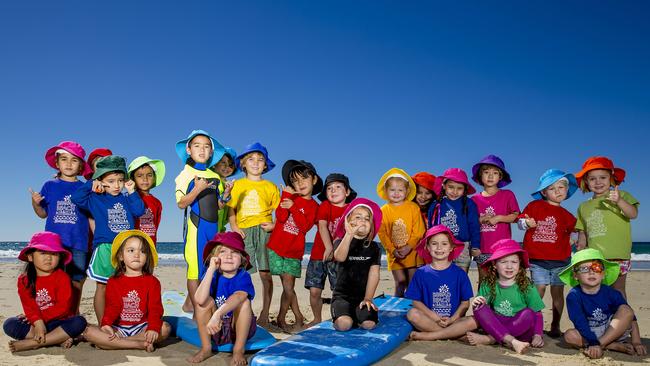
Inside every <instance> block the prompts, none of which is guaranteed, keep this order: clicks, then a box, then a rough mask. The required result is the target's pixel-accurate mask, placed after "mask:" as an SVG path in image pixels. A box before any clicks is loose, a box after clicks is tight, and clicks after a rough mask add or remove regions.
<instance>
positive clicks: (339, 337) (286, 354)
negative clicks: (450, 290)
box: [251, 295, 413, 366]
mask: <svg viewBox="0 0 650 366" xmlns="http://www.w3.org/2000/svg"><path fill="white" fill-rule="evenodd" d="M374 302H375V305H377V307H378V308H379V323H378V324H377V327H376V328H375V329H373V330H369V331H368V330H362V329H353V330H350V331H347V332H339V331H336V330H335V329H334V327H333V323H332V321H331V320H330V321H324V322H322V323H319V324H317V325H315V326H313V327H311V328H309V329H306V330H304V331H302V332H300V333H298V334H296V335H293V336H291V337H289V338H287V339H285V340H282V341H279V342H277V343H275V344H274V345H272V346H269V347H268V348H266V349H263V350H262V351H260V352H258V353H257V354H256V355H255V356H254V357H253V359H252V361H251V365H256V366H260V365H295V364H299V365H346V366H349V365H369V364H372V363H374V362H377V361H379V360H380V359H382V358H383V357H384V356H386V355H387V354H389V353H390V352H392V351H393V350H394V349H395V348H397V347H398V346H399V345H400V344H401V343H402V342H403V341H405V340H406V339H407V338H408V336H409V333H410V332H411V331H412V330H413V328H412V327H411V324H410V323H409V322H408V320H406V313H407V312H408V310H409V309H410V308H411V307H412V302H411V300H409V299H404V298H397V297H393V296H386V295H383V296H380V297H377V298H375V299H374Z"/></svg>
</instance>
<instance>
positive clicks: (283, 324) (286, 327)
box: [277, 320, 293, 334]
mask: <svg viewBox="0 0 650 366" xmlns="http://www.w3.org/2000/svg"><path fill="white" fill-rule="evenodd" d="M277 322H278V327H279V328H280V329H282V331H283V332H285V333H289V334H293V329H292V327H291V326H290V325H289V324H287V323H286V322H284V321H280V320H278V321H277Z"/></svg>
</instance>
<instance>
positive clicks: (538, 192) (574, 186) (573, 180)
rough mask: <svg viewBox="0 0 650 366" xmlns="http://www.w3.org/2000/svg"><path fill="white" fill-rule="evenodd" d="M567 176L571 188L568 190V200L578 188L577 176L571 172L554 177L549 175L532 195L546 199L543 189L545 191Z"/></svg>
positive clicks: (535, 197)
mask: <svg viewBox="0 0 650 366" xmlns="http://www.w3.org/2000/svg"><path fill="white" fill-rule="evenodd" d="M562 178H566V179H567V180H568V181H569V189H568V190H567V195H566V198H565V199H566V200H568V199H569V198H570V197H571V196H573V194H574V193H576V191H577V190H578V182H577V180H576V178H575V176H574V175H573V174H571V173H565V174H563V175H557V176H553V177H548V178H547V179H544V180H543V181H542V182H541V183H540V184H539V185H538V186H537V189H536V190H535V192H533V193H531V194H530V195H531V196H532V197H533V198H534V199H537V200H541V199H544V195H543V194H542V191H544V190H545V189H546V188H548V187H550V186H552V185H553V184H554V183H555V182H557V181H558V180H560V179H562Z"/></svg>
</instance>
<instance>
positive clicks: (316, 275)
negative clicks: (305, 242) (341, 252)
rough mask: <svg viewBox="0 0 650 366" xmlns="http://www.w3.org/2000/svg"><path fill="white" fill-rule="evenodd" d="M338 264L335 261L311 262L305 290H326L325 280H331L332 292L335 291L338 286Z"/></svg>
mask: <svg viewBox="0 0 650 366" xmlns="http://www.w3.org/2000/svg"><path fill="white" fill-rule="evenodd" d="M337 269H338V263H337V262H334V261H327V262H323V261H319V260H311V259H310V260H309V264H307V274H306V275H305V288H312V287H315V288H319V289H321V290H322V289H324V288H325V278H328V279H329V282H330V290H332V291H334V286H336V271H337Z"/></svg>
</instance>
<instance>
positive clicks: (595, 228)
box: [586, 211, 607, 238]
mask: <svg viewBox="0 0 650 366" xmlns="http://www.w3.org/2000/svg"><path fill="white" fill-rule="evenodd" d="M586 221H587V222H586V223H587V225H586V226H587V235H588V236H589V237H590V238H597V237H599V236H605V235H607V226H605V220H604V219H603V213H602V212H600V211H594V212H592V213H591V215H589V217H587V220H586Z"/></svg>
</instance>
